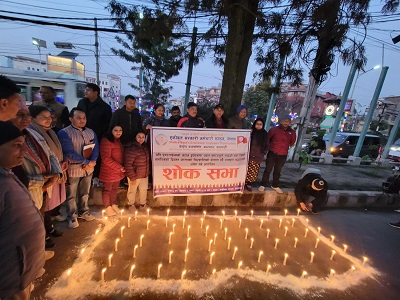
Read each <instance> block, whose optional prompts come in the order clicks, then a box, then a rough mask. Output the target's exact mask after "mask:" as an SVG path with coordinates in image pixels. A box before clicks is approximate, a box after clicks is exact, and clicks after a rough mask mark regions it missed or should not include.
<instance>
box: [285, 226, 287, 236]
mask: <svg viewBox="0 0 400 300" xmlns="http://www.w3.org/2000/svg"><path fill="white" fill-rule="evenodd" d="M287 231H288V228H287V226H285V234H284V236H286V235H287Z"/></svg>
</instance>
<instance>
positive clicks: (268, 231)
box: [267, 228, 271, 239]
mask: <svg viewBox="0 0 400 300" xmlns="http://www.w3.org/2000/svg"><path fill="white" fill-rule="evenodd" d="M270 231H271V230H269V228H267V239H269V233H270Z"/></svg>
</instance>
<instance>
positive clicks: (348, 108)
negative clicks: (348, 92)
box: [343, 100, 353, 112]
mask: <svg viewBox="0 0 400 300" xmlns="http://www.w3.org/2000/svg"><path fill="white" fill-rule="evenodd" d="M352 106H353V100H347V101H346V104H345V105H344V109H343V111H347V112H350V111H351V108H352Z"/></svg>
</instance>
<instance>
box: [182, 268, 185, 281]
mask: <svg viewBox="0 0 400 300" xmlns="http://www.w3.org/2000/svg"><path fill="white" fill-rule="evenodd" d="M185 275H186V270H183V271H182V274H181V280H183V278H184V277H185Z"/></svg>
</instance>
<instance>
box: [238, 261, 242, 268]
mask: <svg viewBox="0 0 400 300" xmlns="http://www.w3.org/2000/svg"><path fill="white" fill-rule="evenodd" d="M242 265H243V262H242V261H239V263H238V269H240V267H241V266H242Z"/></svg>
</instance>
